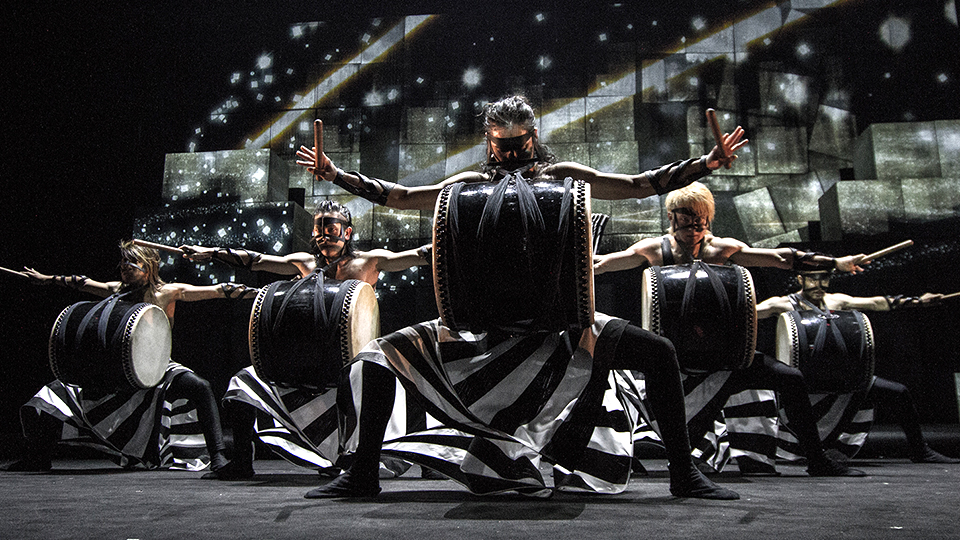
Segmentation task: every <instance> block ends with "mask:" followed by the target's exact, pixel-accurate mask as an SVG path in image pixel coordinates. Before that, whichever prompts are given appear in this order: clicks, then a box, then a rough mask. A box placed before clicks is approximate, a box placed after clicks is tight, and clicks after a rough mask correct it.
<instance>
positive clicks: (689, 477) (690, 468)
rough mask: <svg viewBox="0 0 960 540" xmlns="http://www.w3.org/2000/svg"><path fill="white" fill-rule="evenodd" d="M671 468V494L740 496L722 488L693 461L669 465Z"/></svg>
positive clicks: (716, 497)
mask: <svg viewBox="0 0 960 540" xmlns="http://www.w3.org/2000/svg"><path fill="white" fill-rule="evenodd" d="M668 468H669V469H670V494H671V495H673V496H675V497H693V498H695V499H714V500H721V501H733V500H737V499H739V498H740V495H739V494H737V492H735V491H732V490H729V489H727V488H722V487H720V486H718V485H716V484H714V483H713V482H712V481H710V479H709V478H707V477H706V476H704V475H703V473H701V472H700V471H699V470H697V468H696V466H694V465H693V462H692V461H691V462H689V463H688V464H686V465H673V464H670V465H668Z"/></svg>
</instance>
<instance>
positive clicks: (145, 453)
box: [23, 361, 210, 471]
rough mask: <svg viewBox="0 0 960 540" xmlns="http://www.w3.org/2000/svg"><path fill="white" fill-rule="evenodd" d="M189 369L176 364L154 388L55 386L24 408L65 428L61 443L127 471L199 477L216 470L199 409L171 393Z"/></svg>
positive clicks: (45, 388) (40, 393) (168, 367)
mask: <svg viewBox="0 0 960 540" xmlns="http://www.w3.org/2000/svg"><path fill="white" fill-rule="evenodd" d="M187 372H190V370H189V368H187V367H185V366H183V365H180V364H178V363H176V362H173V361H170V363H169V364H168V366H167V370H166V373H164V376H163V379H162V380H161V381H160V384H158V385H157V386H156V387H154V388H150V389H146V390H136V391H134V390H131V391H129V392H117V393H108V394H103V393H99V394H92V393H91V392H89V391H84V390H83V389H82V388H80V387H77V386H71V385H65V384H63V383H61V382H60V381H59V380H55V381H53V382H51V383H49V384H47V385H46V386H44V387H43V388H41V389H40V391H39V392H37V393H36V394H35V395H34V396H33V397H32V398H30V400H29V401H27V403H25V404H24V405H23V407H32V408H35V409H37V410H38V411H40V412H41V413H46V414H49V415H51V416H53V417H54V418H56V419H57V420H59V421H61V422H63V428H62V431H61V433H60V442H63V443H65V444H72V445H79V446H85V447H91V448H95V449H97V450H99V451H102V452H105V453H106V454H107V455H109V456H110V458H111V459H112V460H113V461H114V462H116V463H117V464H118V465H120V466H122V467H125V468H134V467H143V468H147V469H156V468H171V469H184V470H190V471H198V470H201V469H204V468H206V467H207V466H208V465H209V464H210V456H209V452H208V451H207V447H206V445H205V441H204V436H203V431H202V429H201V425H200V422H199V420H198V417H197V409H196V408H195V407H194V406H193V405H192V404H191V403H190V402H189V401H188V400H187V399H185V398H179V397H172V396H171V395H170V393H169V391H170V389H171V385H172V384H173V381H174V379H175V378H176V377H177V376H178V375H180V374H183V373H187Z"/></svg>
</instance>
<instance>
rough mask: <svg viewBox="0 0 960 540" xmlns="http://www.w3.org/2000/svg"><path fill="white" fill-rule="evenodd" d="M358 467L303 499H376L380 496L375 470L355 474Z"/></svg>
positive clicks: (377, 474) (314, 490)
mask: <svg viewBox="0 0 960 540" xmlns="http://www.w3.org/2000/svg"><path fill="white" fill-rule="evenodd" d="M357 468H358V467H356V466H354V467H350V468H349V469H347V472H345V473H343V474H341V475H340V476H338V477H337V478H336V479H335V480H333V481H331V482H329V483H327V484H325V485H322V486H320V487H318V488H316V489H311V490H310V491H308V492H307V493H306V495H304V496H303V497H304V498H306V499H334V498H340V497H376V496H377V495H379V494H380V478H379V472H378V471H377V469H373V471H372V472H371V471H362V472H357V471H355V469H357Z"/></svg>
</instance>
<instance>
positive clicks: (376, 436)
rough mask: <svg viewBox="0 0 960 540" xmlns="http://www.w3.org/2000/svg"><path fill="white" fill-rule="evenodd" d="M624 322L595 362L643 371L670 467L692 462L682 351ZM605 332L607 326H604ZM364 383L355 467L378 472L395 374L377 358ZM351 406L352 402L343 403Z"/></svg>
mask: <svg viewBox="0 0 960 540" xmlns="http://www.w3.org/2000/svg"><path fill="white" fill-rule="evenodd" d="M608 324H615V325H618V326H620V325H622V328H618V329H617V334H618V336H619V339H617V337H616V336H615V337H613V338H611V340H613V345H612V348H611V349H609V350H605V351H601V350H599V347H598V350H597V351H596V354H595V357H594V362H595V363H596V365H597V367H598V368H600V369H601V373H607V372H608V371H609V370H612V369H626V370H634V371H640V372H642V373H643V374H644V377H645V379H646V382H647V385H646V386H647V398H648V400H649V402H650V405H651V409H652V412H653V414H654V416H655V417H656V418H657V423H658V425H659V427H660V431H661V437H662V439H663V443H664V446H665V447H666V451H667V457H668V460H669V461H670V464H671V465H676V466H680V467H682V466H685V465H690V464H691V463H692V462H691V457H690V451H691V449H690V439H689V438H688V436H687V427H686V415H685V412H684V405H683V387H682V385H681V382H680V368H679V364H678V363H677V355H676V351H675V350H674V347H673V344H672V343H671V342H670V340H668V339H666V338H663V337H660V336H658V335H656V334H653V333H651V332H648V331H646V330H643V329H641V328H638V327H636V326H633V325H628V324H626V321H622V320H617V319H615V320H614V321H612V322H611V323H608ZM605 330H606V329H605ZM362 369H363V384H362V388H361V396H360V397H361V400H362V401H363V407H361V412H360V418H359V425H358V429H359V434H358V446H357V452H356V454H355V462H354V465H355V466H356V467H357V469H358V470H363V471H367V472H368V473H369V471H375V470H376V467H377V462H378V461H379V456H380V447H381V446H382V444H383V436H384V432H385V430H386V426H387V423H388V422H389V420H390V413H391V410H392V407H393V400H394V392H395V388H394V384H395V383H394V375H393V373H391V372H390V371H389V370H388V369H386V368H383V367H382V366H379V365H377V364H375V363H373V362H364V363H363V367H362ZM341 396H342V397H343V398H344V399H349V397H348V396H350V393H349V392H340V393H339V395H338V399H340V398H341ZM340 406H341V410H348V408H351V407H352V406H353V405H352V403H342V404H340Z"/></svg>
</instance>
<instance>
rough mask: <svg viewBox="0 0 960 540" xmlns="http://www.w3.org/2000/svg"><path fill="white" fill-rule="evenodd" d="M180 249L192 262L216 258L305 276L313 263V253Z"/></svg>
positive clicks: (198, 248) (196, 247)
mask: <svg viewBox="0 0 960 540" xmlns="http://www.w3.org/2000/svg"><path fill="white" fill-rule="evenodd" d="M180 249H181V250H183V256H184V257H185V258H187V259H190V260H191V261H193V262H208V261H211V260H217V261H220V262H222V263H224V264H227V265H230V266H232V267H234V268H248V269H250V270H257V271H263V272H272V273H274V274H281V275H293V274H300V275H302V276H305V275H307V274H309V273H310V272H312V271H313V267H312V266H313V264H314V257H313V255H310V254H309V253H302V252H298V253H291V254H289V255H284V256H277V255H265V254H263V253H257V252H256V251H250V250H248V249H242V248H241V249H234V248H222V247H203V246H180Z"/></svg>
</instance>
